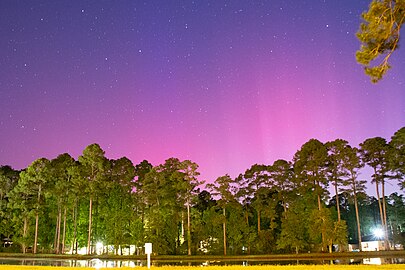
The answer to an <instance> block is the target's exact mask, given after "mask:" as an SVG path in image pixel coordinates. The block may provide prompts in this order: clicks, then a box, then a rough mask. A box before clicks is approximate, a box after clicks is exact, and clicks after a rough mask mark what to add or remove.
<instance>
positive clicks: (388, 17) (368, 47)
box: [356, 0, 405, 83]
mask: <svg viewBox="0 0 405 270" xmlns="http://www.w3.org/2000/svg"><path fill="white" fill-rule="evenodd" d="M362 18H363V20H364V21H363V22H362V23H361V25H360V29H359V31H358V32H357V38H358V39H359V40H360V42H361V46H360V49H359V50H358V51H357V52H356V59H357V62H358V63H359V64H361V65H363V66H364V70H365V73H366V74H367V75H368V76H370V78H371V81H372V82H373V83H376V82H378V81H379V80H381V79H382V77H383V76H384V75H385V74H386V72H387V71H388V69H390V68H391V66H390V64H389V59H390V57H391V55H392V54H393V53H394V51H395V50H396V49H398V47H399V38H400V31H401V26H402V25H403V24H404V22H405V0H373V1H372V2H371V4H370V6H369V9H368V10H367V11H366V12H364V13H363V14H362Z"/></svg>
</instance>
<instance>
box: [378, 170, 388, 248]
mask: <svg viewBox="0 0 405 270" xmlns="http://www.w3.org/2000/svg"><path fill="white" fill-rule="evenodd" d="M375 175H376V173H375ZM375 177H376V178H377V176H375ZM375 188H376V193H377V201H378V209H379V210H380V218H381V227H382V229H383V230H384V242H385V243H386V242H387V241H388V240H387V239H386V237H385V235H386V233H385V223H384V214H383V206H382V202H381V198H380V189H379V188H378V180H377V179H376V181H375ZM384 249H385V250H386V247H384Z"/></svg>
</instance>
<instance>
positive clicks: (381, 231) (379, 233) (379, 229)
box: [373, 228, 384, 238]
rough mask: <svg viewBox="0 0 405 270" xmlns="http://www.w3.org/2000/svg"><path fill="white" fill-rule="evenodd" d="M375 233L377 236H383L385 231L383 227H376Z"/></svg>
mask: <svg viewBox="0 0 405 270" xmlns="http://www.w3.org/2000/svg"><path fill="white" fill-rule="evenodd" d="M373 234H374V236H375V237H376V238H382V237H383V236H384V231H383V230H382V229H381V228H375V229H374V230H373Z"/></svg>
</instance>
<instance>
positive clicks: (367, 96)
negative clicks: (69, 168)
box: [0, 0, 405, 182]
mask: <svg viewBox="0 0 405 270" xmlns="http://www.w3.org/2000/svg"><path fill="white" fill-rule="evenodd" d="M369 3H370V0H356V1H353V0H339V1H338V0H323V1H319V0H311V1H302V0H300V1H297V0H290V1H281V0H279V1H277V0H271V1H270V0H269V1H246V0H243V1H242V0H234V1H219V0H212V1H208V0H207V1H172V0H161V1H136V0H131V1H124V0H120V1H101V0H100V1H98V0H97V1H78V0H77V1H72V0H68V1H63V0H58V1H53V0H49V1H40V0H36V1H32V0H2V1H0V37H1V38H0V131H1V132H0V142H1V147H0V164H1V165H6V164H9V165H11V166H12V167H14V168H16V169H21V168H24V167H27V166H28V165H29V164H30V163H31V162H32V161H34V160H35V159H37V158H40V157H46V158H49V159H52V158H55V157H56V156H57V155H58V154H61V153H64V152H68V153H70V154H71V155H72V156H73V157H74V158H77V157H78V156H79V155H80V154H81V152H82V151H83V149H84V148H85V147H86V146H87V145H89V144H91V143H99V144H100V146H101V147H102V148H103V149H104V150H105V151H106V156H107V157H108V158H120V157H122V156H126V157H128V158H129V159H131V160H132V161H133V163H134V164H137V163H139V162H140V161H142V160H143V159H147V160H148V161H150V162H151V163H152V164H153V165H158V164H160V163H162V162H164V160H165V159H167V158H170V157H177V158H179V159H180V160H184V159H190V160H192V161H194V162H196V163H197V164H199V166H200V169H199V170H200V172H201V173H202V175H201V179H204V180H207V181H208V182H212V181H213V180H215V179H216V178H217V177H219V176H221V175H224V174H226V173H228V174H230V175H231V176H233V177H234V176H236V175H238V174H239V173H242V172H244V171H245V170H246V169H247V168H249V167H250V166H251V165H253V164H255V163H264V164H271V163H273V161H275V160H276V159H279V158H282V159H286V160H291V159H292V157H293V155H294V153H295V152H296V151H297V150H298V149H299V148H300V147H301V146H302V144H304V143H305V142H307V141H308V140H309V139H311V138H316V139H319V140H320V141H322V142H326V141H329V140H334V139H337V138H341V139H345V140H347V141H349V142H350V144H351V145H353V146H357V145H358V144H359V143H361V142H362V141H364V140H365V139H367V138H371V137H376V136H381V137H384V138H387V139H388V140H389V139H390V137H391V136H392V135H393V134H394V132H395V131H397V130H398V129H399V128H401V127H403V126H405V73H404V70H405V50H404V49H403V48H400V49H399V50H397V51H396V52H395V53H394V54H393V56H392V58H391V64H392V66H393V68H392V69H391V70H390V71H389V72H388V74H387V76H386V77H385V78H384V79H383V80H382V81H381V82H379V83H378V84H372V83H371V82H370V79H369V77H367V76H366V75H364V72H363V68H362V67H361V66H360V65H358V64H357V63H356V60H355V52H356V50H357V49H358V48H359V46H360V45H359V42H358V40H357V38H356V36H355V33H356V32H357V30H358V28H359V23H360V21H361V19H360V14H361V13H362V11H364V10H366V9H367V8H368V4H369ZM402 33H403V35H404V34H405V32H403V31H402ZM401 42H404V40H403V39H402V40H401Z"/></svg>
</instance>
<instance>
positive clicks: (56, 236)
mask: <svg viewBox="0 0 405 270" xmlns="http://www.w3.org/2000/svg"><path fill="white" fill-rule="evenodd" d="M58 213H59V209H58ZM58 223H59V214H58V215H56V222H55V224H56V225H55V236H54V238H53V251H54V252H55V253H57V248H56V247H57V245H56V242H57V241H58Z"/></svg>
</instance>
